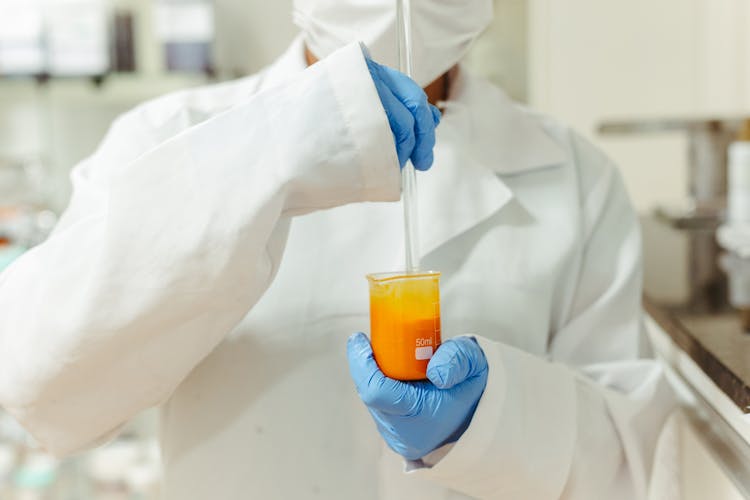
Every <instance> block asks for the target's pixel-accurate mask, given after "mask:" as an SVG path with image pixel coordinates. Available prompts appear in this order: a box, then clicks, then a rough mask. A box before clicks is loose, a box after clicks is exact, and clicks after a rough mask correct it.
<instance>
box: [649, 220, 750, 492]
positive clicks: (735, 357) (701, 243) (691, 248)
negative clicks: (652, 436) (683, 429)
mask: <svg viewBox="0 0 750 500" xmlns="http://www.w3.org/2000/svg"><path fill="white" fill-rule="evenodd" d="M641 226H642V230H643V247H644V297H643V303H644V309H645V312H646V321H645V323H646V331H647V332H648V335H649V337H650V340H651V342H652V344H653V346H654V350H655V351H656V355H657V356H658V357H659V358H660V359H662V360H663V361H664V362H665V363H666V364H667V365H668V366H669V370H668V371H669V374H670V376H671V377H672V379H673V382H676V386H677V387H678V389H679V391H678V392H679V393H680V396H681V400H682V402H683V412H684V414H685V419H684V420H685V421H686V422H689V427H691V433H692V434H693V435H694V436H695V437H696V441H700V445H701V446H702V447H703V448H704V449H705V450H706V456H707V457H710V461H712V462H715V464H716V468H717V470H720V471H721V473H722V474H723V475H724V476H725V478H726V480H727V484H730V483H731V485H732V488H733V489H734V490H735V491H736V493H733V495H735V494H736V495H737V496H728V497H726V498H747V499H750V334H748V333H746V332H745V329H744V328H743V317H742V314H741V312H740V311H738V310H736V309H734V308H733V307H731V306H730V305H729V292H728V290H729V282H730V279H736V275H735V274H733V273H727V272H725V271H724V268H725V267H726V261H725V257H724V254H725V252H724V251H723V250H722V249H721V248H720V247H719V246H718V245H717V244H716V240H715V230H716V224H713V225H711V224H704V225H702V226H701V225H698V226H697V227H692V228H685V227H684V226H681V225H680V224H677V223H675V221H674V220H670V219H669V218H667V217H663V216H657V215H654V216H645V217H643V218H642V219H641ZM746 317H747V316H746ZM745 321H746V320H745ZM688 461H690V460H688ZM700 472H702V471H700ZM722 498H724V497H722Z"/></svg>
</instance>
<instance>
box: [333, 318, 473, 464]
mask: <svg viewBox="0 0 750 500" xmlns="http://www.w3.org/2000/svg"><path fill="white" fill-rule="evenodd" d="M347 355H348V358H349V370H350V372H351V375H352V378H353V379H354V384H355V385H356V387H357V392H358V393H359V396H360V398H362V401H363V402H364V403H365V405H366V406H367V409H368V410H369V411H370V414H371V415H372V417H373V419H374V420H375V423H376V424H377V426H378V431H379V432H380V435H381V436H383V439H384V440H385V442H386V443H387V444H388V446H390V447H391V449H392V450H393V451H395V452H396V453H398V454H399V455H401V456H403V457H404V458H407V459H409V460H416V459H419V458H422V457H424V456H425V455H427V454H428V453H430V452H431V451H433V450H435V449H437V448H439V447H440V446H442V445H444V444H448V443H452V442H455V441H457V440H458V439H459V438H460V437H461V435H462V434H463V433H464V431H465V430H466V429H467V428H468V426H469V423H470V422H471V418H472V416H473V415H474V410H476V407H477V404H479V399H480V398H481V397H482V393H483V392H484V388H485V386H486V385H487V374H488V367H487V359H486V358H485V356H484V352H483V351H482V348H481V347H479V344H478V343H477V342H476V340H474V339H473V338H472V337H458V338H455V339H451V340H448V341H446V342H444V343H443V345H441V346H440V348H439V349H438V350H437V352H436V353H435V355H434V356H433V357H432V359H431V360H430V364H429V365H428V367H427V378H428V379H429V380H424V381H418V382H401V381H399V380H394V379H390V378H388V377H386V376H385V375H383V372H382V371H381V370H380V368H379V367H378V365H377V363H376V362H375V358H374V357H373V354H372V348H371V347H370V342H369V341H368V339H367V337H366V336H365V335H364V334H363V333H357V334H354V335H352V336H351V337H350V338H349V342H348V345H347Z"/></svg>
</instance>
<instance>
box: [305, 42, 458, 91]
mask: <svg viewBox="0 0 750 500" xmlns="http://www.w3.org/2000/svg"><path fill="white" fill-rule="evenodd" d="M305 61H306V62H307V65H308V66H312V65H313V64H315V63H316V62H318V58H317V57H315V55H314V54H313V53H312V52H310V49H308V48H307V47H305ZM450 73H451V71H450V70H449V71H446V72H445V73H443V74H442V75H440V76H439V77H437V78H436V79H435V80H434V81H433V82H432V83H430V84H429V85H427V86H426V87H425V88H424V91H425V94H427V100H428V101H430V104H433V105H435V106H437V103H438V102H439V101H446V100H448V92H449V91H450Z"/></svg>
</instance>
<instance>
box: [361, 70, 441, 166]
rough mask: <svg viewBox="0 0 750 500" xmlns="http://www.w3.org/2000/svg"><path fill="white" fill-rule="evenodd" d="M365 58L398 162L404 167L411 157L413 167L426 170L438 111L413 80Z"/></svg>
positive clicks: (433, 145)
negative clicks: (391, 135) (383, 111)
mask: <svg viewBox="0 0 750 500" xmlns="http://www.w3.org/2000/svg"><path fill="white" fill-rule="evenodd" d="M365 59H366V61H367V67H368V69H369V70H370V75H372V80H373V81H374V82H375V88H376V89H377V90H378V95H379V96H380V101H381V102H382V103H383V109H385V114H386V116H387V117H388V123H389V124H390V126H391V131H392V132H393V140H394V141H395V143H396V153H397V154H398V161H399V163H400V164H401V166H402V167H403V166H404V165H405V164H406V162H407V160H409V158H411V161H412V163H413V164H414V168H416V169H417V170H428V169H429V168H430V167H431V166H432V161H433V156H432V148H434V147H435V127H436V126H437V125H438V123H440V111H439V110H438V109H437V108H436V107H435V106H433V105H432V104H430V103H429V102H427V95H426V94H425V93H424V90H422V89H421V87H420V86H419V85H417V84H416V83H415V82H414V80H412V79H411V78H409V77H408V76H406V75H404V74H403V73H400V72H398V71H396V70H394V69H391V68H389V67H387V66H382V65H380V64H378V63H376V62H375V61H373V60H372V59H370V58H369V57H366V58H365Z"/></svg>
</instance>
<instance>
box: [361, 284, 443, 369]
mask: <svg viewBox="0 0 750 500" xmlns="http://www.w3.org/2000/svg"><path fill="white" fill-rule="evenodd" d="M367 278H368V280H369V282H370V341H371V343H372V350H373V353H374V354H375V361H376V362H377V363H378V366H379V367H380V369H381V370H382V371H383V373H384V374H385V375H386V376H388V377H390V378H394V379H398V380H423V379H425V378H426V372H427V364H428V363H429V362H430V358H432V355H433V354H434V352H435V350H437V348H438V346H440V287H439V280H440V273H437V272H429V273H419V274H395V273H394V274H380V275H369V276H368V277H367Z"/></svg>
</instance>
